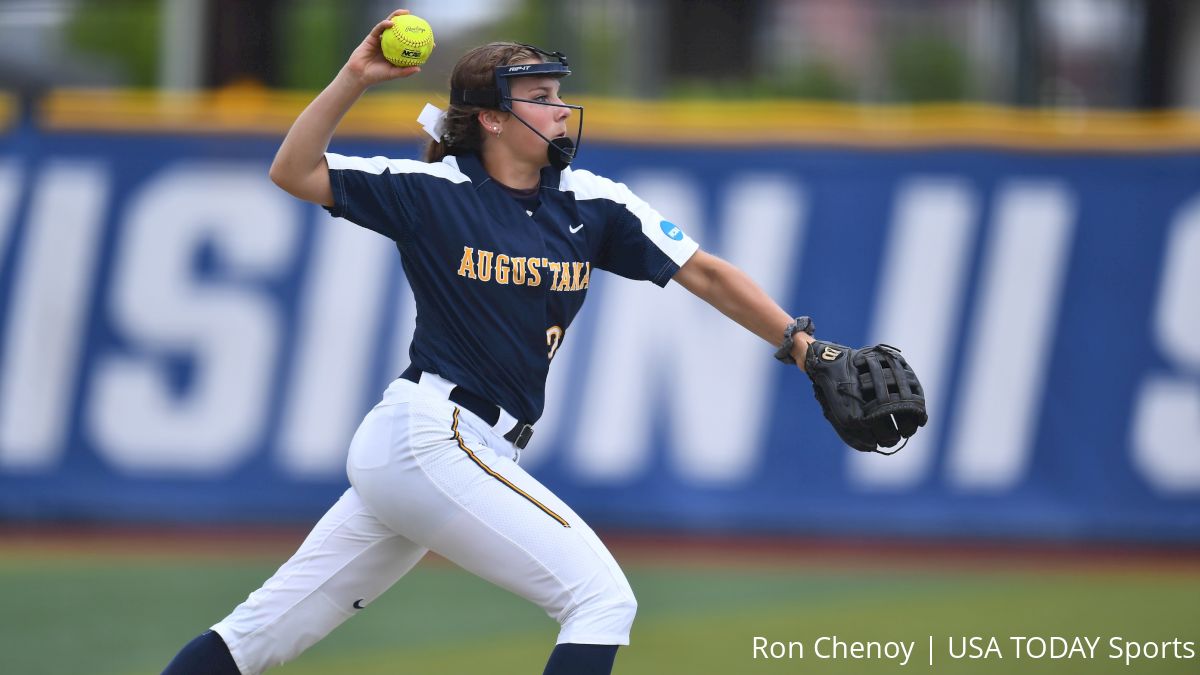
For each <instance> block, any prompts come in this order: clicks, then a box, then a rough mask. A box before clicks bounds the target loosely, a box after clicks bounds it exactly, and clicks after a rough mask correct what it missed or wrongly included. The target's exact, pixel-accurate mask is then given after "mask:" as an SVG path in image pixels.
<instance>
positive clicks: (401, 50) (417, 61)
mask: <svg viewBox="0 0 1200 675" xmlns="http://www.w3.org/2000/svg"><path fill="white" fill-rule="evenodd" d="M379 44H380V48H381V49H382V50H383V58H385V59H387V60H388V63H391V64H392V65H393V66H400V67H401V68H407V67H409V66H419V65H421V64H422V63H425V61H426V60H427V59H428V58H429V55H430V54H431V53H432V52H433V47H434V42H433V29H432V28H430V27H429V22H428V21H426V20H425V19H422V18H421V17H419V16H413V15H412V14H401V15H400V16H397V17H395V18H393V19H392V27H391V28H388V29H386V30H384V31H383V35H382V36H381V37H380V38H379Z"/></svg>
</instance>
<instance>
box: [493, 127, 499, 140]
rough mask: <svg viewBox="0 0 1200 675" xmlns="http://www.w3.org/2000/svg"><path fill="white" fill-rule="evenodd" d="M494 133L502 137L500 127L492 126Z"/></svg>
mask: <svg viewBox="0 0 1200 675" xmlns="http://www.w3.org/2000/svg"><path fill="white" fill-rule="evenodd" d="M492 133H493V134H496V138H500V127H492Z"/></svg>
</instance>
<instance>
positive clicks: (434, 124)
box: [417, 103, 446, 143]
mask: <svg viewBox="0 0 1200 675" xmlns="http://www.w3.org/2000/svg"><path fill="white" fill-rule="evenodd" d="M417 122H418V123H419V124H420V125H421V127H422V128H423V129H425V133H427V134H429V135H430V136H431V137H433V140H434V141H436V142H438V143H441V142H442V134H443V133H445V131H446V111H445V110H442V109H441V108H439V107H437V106H435V105H434V104H432V103H426V104H425V107H424V108H422V109H421V114H420V115H417Z"/></svg>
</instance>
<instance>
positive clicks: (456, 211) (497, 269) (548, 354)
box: [325, 153, 698, 421]
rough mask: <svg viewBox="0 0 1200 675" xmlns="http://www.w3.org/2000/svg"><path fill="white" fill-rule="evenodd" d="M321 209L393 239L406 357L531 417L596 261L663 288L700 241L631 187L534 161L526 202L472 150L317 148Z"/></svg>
mask: <svg viewBox="0 0 1200 675" xmlns="http://www.w3.org/2000/svg"><path fill="white" fill-rule="evenodd" d="M325 158H326V161H328V163H329V179H330V184H331V186H332V188H333V196H334V206H333V207H332V208H330V209H329V212H330V213H331V214H333V215H334V216H338V217H342V218H345V219H347V220H350V221H351V222H354V223H357V224H359V225H361V226H363V227H366V228H369V229H371V230H374V231H375V232H378V233H380V234H382V235H384V236H387V237H389V238H391V239H393V240H394V241H395V242H396V246H397V248H399V250H400V257H401V261H402V263H403V265H404V271H405V274H406V275H407V276H408V281H409V284H410V285H411V286H412V290H413V295H414V296H415V297H416V305H417V321H416V326H417V327H416V332H415V333H414V334H413V340H412V345H411V346H410V347H409V357H410V359H411V361H412V364H413V365H415V366H416V367H418V368H420V369H421V370H424V371H426V372H431V373H437V374H438V375H441V376H442V377H444V378H446V379H448V380H450V381H452V382H454V383H456V384H458V385H460V386H462V387H465V388H466V389H469V390H471V391H473V392H475V393H477V394H480V395H482V396H486V397H488V398H490V399H491V400H493V401H495V402H496V403H497V404H499V405H500V406H501V407H503V408H504V409H505V410H507V411H508V412H509V413H510V414H512V415H514V416H515V417H517V418H519V419H525V420H528V421H534V420H537V419H538V418H539V417H540V416H541V414H542V407H543V404H544V400H545V387H546V374H547V373H548V372H549V367H550V360H551V358H552V357H553V353H554V351H555V350H556V349H557V348H558V345H559V344H560V343H561V341H562V340H563V338H564V336H565V333H566V331H567V329H568V328H569V327H570V325H571V320H572V319H574V318H575V314H576V313H578V312H579V309H580V307H582V306H583V300H584V297H585V296H586V295H587V289H588V286H589V284H590V282H591V273H592V271H593V270H594V269H602V270H608V271H609V272H613V273H615V274H619V275H621V276H623V277H627V278H630V279H645V280H650V281H653V282H654V283H656V284H658V285H659V286H665V285H666V284H667V282H668V281H669V280H670V279H671V277H672V276H673V275H674V274H675V272H676V271H678V270H679V267H680V265H682V264H683V263H684V262H686V261H687V260H688V258H690V257H691V256H692V254H693V253H695V252H696V250H697V248H698V244H697V243H696V242H695V241H693V240H692V239H690V238H689V237H687V236H686V235H685V234H684V233H683V232H682V230H680V229H679V228H678V227H676V226H675V225H674V224H672V223H670V222H668V221H666V220H664V219H663V217H662V216H661V215H660V214H659V213H658V212H657V211H655V210H654V209H653V208H651V207H650V206H649V205H648V204H646V203H645V202H644V201H642V200H641V199H638V197H637V196H635V195H634V194H633V193H632V192H631V191H630V190H629V188H627V187H625V185H623V184H621V183H616V182H614V181H611V180H609V179H607V178H603V177H601V176H597V175H595V174H593V173H591V172H588V171H583V170H576V169H569V168H568V169H564V170H563V171H561V172H560V171H557V170H555V169H553V168H550V167H546V168H545V169H543V170H542V176H541V189H540V192H539V194H538V201H539V203H538V207H537V209H536V210H535V211H533V212H532V213H531V212H529V211H527V210H526V209H525V207H524V206H522V205H521V204H520V203H518V201H517V200H516V199H514V198H513V197H512V196H511V195H510V194H509V193H508V192H506V191H505V189H504V187H503V186H501V185H500V184H499V183H497V182H496V181H494V180H492V179H491V178H490V177H489V176H488V174H487V172H486V171H485V170H484V168H483V165H482V164H481V162H480V159H479V157H477V156H475V155H465V156H461V157H454V156H448V157H446V158H445V159H444V160H442V161H441V162H439V163H435V164H428V163H425V162H419V161H414V160H402V159H387V158H384V157H373V158H369V159H367V158H360V157H344V156H342V155H338V154H334V153H327V154H326V156H325Z"/></svg>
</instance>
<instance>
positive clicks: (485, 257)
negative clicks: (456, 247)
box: [475, 249, 492, 281]
mask: <svg viewBox="0 0 1200 675" xmlns="http://www.w3.org/2000/svg"><path fill="white" fill-rule="evenodd" d="M476 268H477V269H476V270H475V274H478V275H479V280H480V281H491V280H492V252H491V251H485V250H483V249H479V264H478V265H477V266H476Z"/></svg>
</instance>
